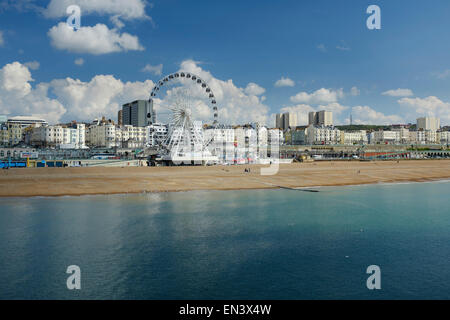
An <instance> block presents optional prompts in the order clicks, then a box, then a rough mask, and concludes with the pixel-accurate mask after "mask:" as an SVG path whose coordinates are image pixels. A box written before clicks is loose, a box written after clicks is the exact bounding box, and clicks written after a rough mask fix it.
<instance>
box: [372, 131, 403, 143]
mask: <svg viewBox="0 0 450 320" xmlns="http://www.w3.org/2000/svg"><path fill="white" fill-rule="evenodd" d="M399 139H400V136H399V132H398V131H390V130H379V131H374V132H372V133H371V139H370V141H371V143H372V144H396V143H398V141H399Z"/></svg>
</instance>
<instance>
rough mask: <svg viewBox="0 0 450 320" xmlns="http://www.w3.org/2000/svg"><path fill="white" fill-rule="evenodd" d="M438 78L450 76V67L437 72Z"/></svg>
mask: <svg viewBox="0 0 450 320" xmlns="http://www.w3.org/2000/svg"><path fill="white" fill-rule="evenodd" d="M435 75H436V77H437V78H438V79H441V80H443V79H447V78H448V77H450V69H447V70H444V71H443V72H439V73H436V74H435Z"/></svg>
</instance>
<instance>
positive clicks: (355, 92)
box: [350, 87, 361, 97]
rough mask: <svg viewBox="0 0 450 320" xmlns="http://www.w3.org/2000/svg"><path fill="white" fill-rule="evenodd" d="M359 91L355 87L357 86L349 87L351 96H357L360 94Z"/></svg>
mask: <svg viewBox="0 0 450 320" xmlns="http://www.w3.org/2000/svg"><path fill="white" fill-rule="evenodd" d="M360 93H361V92H360V91H359V89H358V88H357V87H352V88H351V89H350V94H351V95H352V96H354V97H355V96H359V94H360Z"/></svg>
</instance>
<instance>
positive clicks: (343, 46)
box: [336, 40, 351, 51]
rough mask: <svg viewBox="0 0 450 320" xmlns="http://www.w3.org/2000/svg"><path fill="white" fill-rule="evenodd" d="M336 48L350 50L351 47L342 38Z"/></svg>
mask: <svg viewBox="0 0 450 320" xmlns="http://www.w3.org/2000/svg"><path fill="white" fill-rule="evenodd" d="M336 49H338V50H340V51H350V50H351V48H350V47H349V46H348V45H347V44H346V43H345V41H343V40H341V44H339V45H337V46H336Z"/></svg>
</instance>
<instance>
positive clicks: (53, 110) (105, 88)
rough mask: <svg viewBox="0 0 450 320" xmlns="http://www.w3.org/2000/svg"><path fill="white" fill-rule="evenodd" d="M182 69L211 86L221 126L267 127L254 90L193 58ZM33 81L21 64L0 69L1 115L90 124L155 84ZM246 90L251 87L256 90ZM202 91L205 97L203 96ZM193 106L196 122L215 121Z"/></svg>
mask: <svg viewBox="0 0 450 320" xmlns="http://www.w3.org/2000/svg"><path fill="white" fill-rule="evenodd" d="M181 70H183V71H186V72H191V73H193V74H196V75H198V76H200V77H201V78H202V79H203V80H205V81H206V82H207V83H208V85H209V86H210V88H211V89H212V90H213V92H214V94H215V99H216V101H217V105H218V107H219V122H220V123H224V124H233V123H247V122H253V121H258V122H261V123H263V124H265V123H266V121H267V114H268V110H269V108H268V107H267V106H266V105H264V104H263V102H262V101H263V100H264V98H263V97H260V96H258V95H256V94H258V93H259V92H258V90H257V87H256V86H247V87H246V88H240V87H238V86H236V85H235V84H234V83H233V81H232V80H227V81H224V80H220V79H217V78H215V77H214V76H212V74H211V73H210V72H209V71H206V70H203V69H202V68H201V67H200V66H199V65H198V64H197V63H196V62H195V61H192V60H186V61H184V62H183V63H182V64H181V66H180V71H181ZM33 81H34V80H33V78H32V76H31V72H30V70H29V69H28V67H26V66H25V65H23V64H21V63H19V62H14V63H12V64H8V65H6V66H4V67H3V68H2V69H0V114H11V115H36V116H41V117H43V118H44V119H47V120H48V121H49V122H50V123H57V122H65V121H70V120H79V121H91V120H92V119H93V118H98V117H101V116H103V115H104V116H106V117H108V118H111V119H115V118H116V117H117V111H118V110H119V109H120V108H121V106H122V104H124V103H126V102H130V101H133V100H137V99H148V98H149V95H150V92H151V89H152V88H153V86H154V83H153V82H152V81H151V80H146V81H136V82H123V81H122V80H120V79H117V78H116V77H114V76H112V75H97V76H95V77H93V78H92V79H91V80H89V81H81V80H79V79H73V78H65V79H54V80H52V81H50V82H48V83H39V84H37V85H36V86H35V88H33V87H32V83H33ZM191 83H192V81H191ZM196 87H197V90H199V92H195V91H193V92H192V93H193V95H194V97H195V95H196V94H197V93H198V94H200V91H202V90H203V91H204V89H203V88H201V87H199V86H196ZM258 87H259V86H258ZM247 88H252V90H250V91H252V92H250V91H249V90H246V89H247ZM203 91H202V92H201V93H202V95H203V96H205V94H204V92H203ZM246 91H247V92H246ZM259 91H261V90H259ZM169 95H170V93H169ZM50 97H51V98H50ZM159 98H160V99H158V101H156V100H155V107H156V109H157V111H162V110H161V106H160V105H159V104H161V103H162V102H163V101H164V99H165V97H163V96H161V97H159ZM169 98H170V97H169ZM194 104H195V108H196V111H197V115H198V116H199V117H200V118H198V119H197V118H196V120H203V121H205V122H207V123H211V121H212V108H211V106H207V105H206V104H204V103H202V101H201V100H200V99H199V100H197V101H194ZM165 111H167V109H166V110H165Z"/></svg>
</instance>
